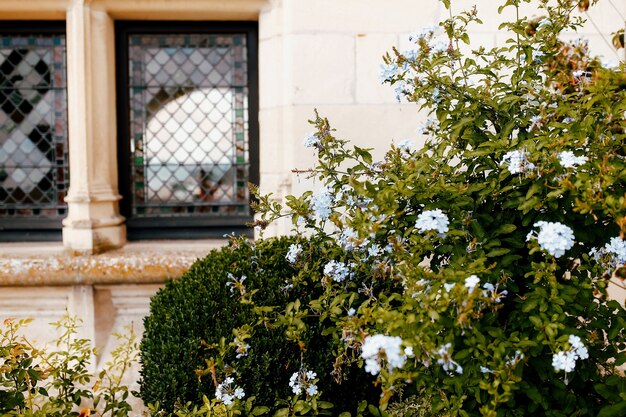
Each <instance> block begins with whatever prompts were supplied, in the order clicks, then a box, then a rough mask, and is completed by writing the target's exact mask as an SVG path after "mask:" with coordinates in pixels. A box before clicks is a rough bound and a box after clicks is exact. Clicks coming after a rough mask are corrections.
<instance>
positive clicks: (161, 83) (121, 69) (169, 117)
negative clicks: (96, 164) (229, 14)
mask: <svg viewBox="0 0 626 417" xmlns="http://www.w3.org/2000/svg"><path fill="white" fill-rule="evenodd" d="M116 42H117V44H116V48H117V65H118V74H117V79H118V123H119V128H118V138H119V143H118V152H119V155H118V157H119V160H118V165H119V182H120V193H121V194H122V197H123V199H122V201H121V207H120V209H121V212H122V215H124V216H125V217H126V218H127V222H126V224H127V229H128V237H129V238H130V239H137V238H153V237H171V238H178V237H211V236H222V235H223V234H224V233H227V232H228V233H229V232H231V231H234V232H244V231H246V230H248V229H247V228H246V226H245V223H246V222H248V221H250V220H251V219H252V214H251V210H250V195H249V192H248V182H254V183H258V168H257V167H258V149H257V147H258V117H257V109H258V105H257V92H256V90H257V86H256V83H257V80H256V74H257V71H256V43H257V40H256V23H254V24H252V23H232V24H231V23H229V24H224V23H209V22H205V23H198V22H184V23H183V22H177V23H175V24H173V23H171V22H169V23H168V22H149V23H148V22H118V23H117V25H116Z"/></svg>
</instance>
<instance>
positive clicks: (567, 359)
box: [552, 351, 576, 372]
mask: <svg viewBox="0 0 626 417" xmlns="http://www.w3.org/2000/svg"><path fill="white" fill-rule="evenodd" d="M552 367H553V368H554V370H555V371H565V372H572V371H573V370H574V368H575V367H576V354H575V353H574V352H572V351H564V352H557V353H555V354H554V355H552Z"/></svg>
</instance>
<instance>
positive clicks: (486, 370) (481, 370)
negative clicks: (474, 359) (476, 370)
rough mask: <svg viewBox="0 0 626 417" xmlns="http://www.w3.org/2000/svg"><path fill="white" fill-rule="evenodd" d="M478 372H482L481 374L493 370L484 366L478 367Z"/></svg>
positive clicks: (490, 372) (489, 372)
mask: <svg viewBox="0 0 626 417" xmlns="http://www.w3.org/2000/svg"><path fill="white" fill-rule="evenodd" d="M480 372H482V373H483V374H492V373H493V371H492V370H491V369H489V368H486V367H484V366H481V367H480Z"/></svg>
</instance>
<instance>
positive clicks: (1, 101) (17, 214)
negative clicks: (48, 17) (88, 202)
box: [0, 22, 69, 230]
mask: <svg viewBox="0 0 626 417" xmlns="http://www.w3.org/2000/svg"><path fill="white" fill-rule="evenodd" d="M9 26H10V25H9V24H3V25H2V26H0V226H2V229H4V230H7V229H12V228H13V229H32V228H37V227H39V226H41V227H43V228H57V229H60V227H61V223H60V220H61V219H62V218H63V217H65V214H66V204H65V203H64V197H65V193H66V191H67V187H68V184H69V176H68V137H67V93H66V64H65V35H64V34H63V32H62V29H61V28H62V27H63V24H62V23H61V24H59V25H57V27H56V28H48V30H47V31H46V32H45V33H34V32H33V33H30V32H24V31H23V30H20V32H19V33H2V31H3V30H6V29H7V28H8V27H9ZM14 26H17V25H14ZM21 26H22V27H23V26H29V23H28V22H22V23H21ZM29 27H31V28H33V27H38V26H37V25H30V26H29Z"/></svg>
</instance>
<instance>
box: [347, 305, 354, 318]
mask: <svg viewBox="0 0 626 417" xmlns="http://www.w3.org/2000/svg"><path fill="white" fill-rule="evenodd" d="M355 314H356V310H355V309H354V308H352V307H350V309H349V310H348V316H350V317H352V316H354V315H355Z"/></svg>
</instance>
